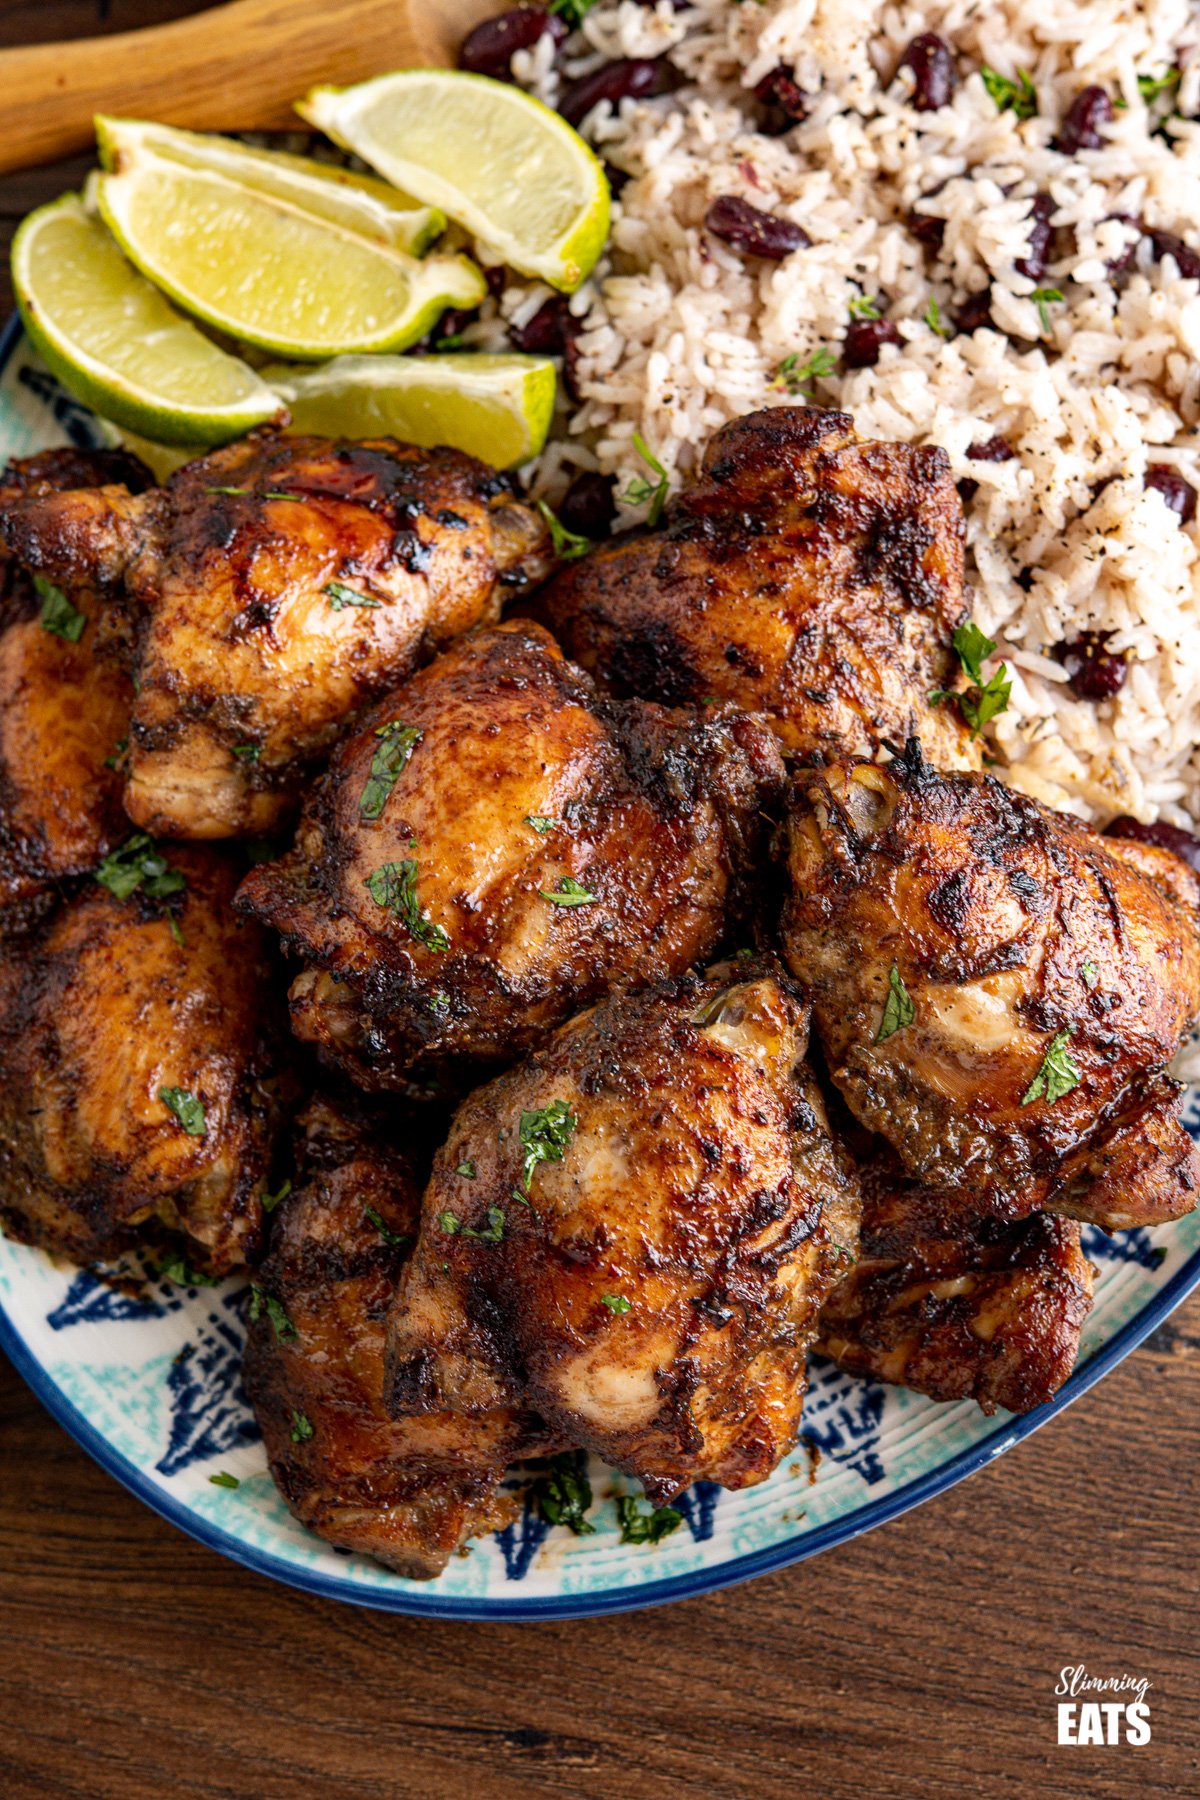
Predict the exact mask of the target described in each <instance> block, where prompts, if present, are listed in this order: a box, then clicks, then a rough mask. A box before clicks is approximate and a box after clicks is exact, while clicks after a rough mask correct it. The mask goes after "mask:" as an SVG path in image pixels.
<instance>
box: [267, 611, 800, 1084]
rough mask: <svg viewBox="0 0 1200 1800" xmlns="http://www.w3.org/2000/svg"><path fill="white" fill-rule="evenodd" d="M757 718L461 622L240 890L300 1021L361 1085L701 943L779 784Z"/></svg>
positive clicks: (680, 964)
mask: <svg viewBox="0 0 1200 1800" xmlns="http://www.w3.org/2000/svg"><path fill="white" fill-rule="evenodd" d="M782 783H783V766H782V763H781V761H780V757H779V752H778V748H777V746H776V744H775V740H774V738H773V737H772V734H771V733H770V731H769V730H767V728H766V727H765V726H764V725H762V724H761V722H759V721H755V720H752V719H745V718H741V717H740V716H738V715H736V714H733V715H732V716H722V715H717V716H713V717H712V718H710V719H702V718H700V717H699V716H698V715H696V714H693V713H690V712H689V713H671V712H667V711H665V710H664V709H662V708H661V707H656V706H653V705H650V704H647V703H646V702H644V701H626V702H614V701H609V700H605V699H602V698H601V697H600V696H598V695H597V693H596V690H595V688H594V686H593V684H592V682H591V681H590V680H589V679H588V678H587V676H585V675H582V674H581V673H580V671H579V670H578V669H576V668H574V667H573V666H572V665H571V664H570V663H568V662H565V661H564V660H563V657H562V653H561V652H560V651H559V649H558V647H557V645H556V644H555V643H554V641H553V639H552V638H551V637H550V636H549V634H548V633H547V632H545V631H544V630H543V629H542V628H541V627H540V626H538V625H532V624H530V623H528V622H527V621H510V622H509V623H508V624H506V625H501V626H499V627H497V628H495V629H492V630H485V631H480V632H476V633H475V634H473V635H472V636H470V637H467V638H464V639H463V640H462V641H461V642H460V643H458V644H455V645H454V646H452V648H451V649H450V650H448V651H447V652H446V653H445V654H444V655H442V656H440V657H438V658H437V660H436V661H435V662H433V663H432V664H430V665H429V667H428V668H425V669H422V670H421V671H420V672H419V673H418V674H416V675H414V676H413V677H412V679H411V680H410V681H408V682H407V683H406V684H405V685H404V686H403V687H401V688H398V689H397V690H396V692H395V693H393V694H391V695H389V697H388V699H387V700H386V701H385V702H383V703H382V704H381V705H380V706H379V707H378V708H377V709H376V710H375V711H374V712H373V713H372V714H371V715H370V717H369V718H368V720H367V722H366V723H365V725H364V726H363V727H362V729H361V730H360V731H358V732H356V733H355V734H354V735H353V736H352V737H350V738H348V739H347V740H346V741H345V742H344V743H343V744H342V745H341V746H340V747H339V750H338V752H337V754H336V755H335V757H334V759H333V764H332V766H331V769H330V771H329V774H328V775H327V776H326V778H325V780H324V781H323V782H322V783H321V785H320V786H319V788H318V789H317V791H316V794H315V796H314V798H313V800H312V801H311V803H310V804H309V806H308V807H307V808H306V811H305V815H304V818H303V821H302V823H301V827H300V832H299V836H298V839H297V842H296V847H295V849H294V850H293V851H292V852H291V853H290V855H288V856H287V857H285V858H284V859H283V860H282V861H281V862H278V863H270V864H262V865H260V866H259V867H258V868H256V869H254V870H253V871H252V872H251V874H250V876H249V877H248V879H247V880H246V882H245V884H244V885H243V887H242V890H241V894H240V895H239V905H241V906H243V907H244V908H246V909H247V910H248V911H250V912H253V913H254V914H255V915H256V916H257V917H258V918H260V919H262V920H264V921H266V922H267V923H269V924H271V925H273V926H274V927H275V928H276V929H277V930H278V931H280V932H282V933H283V934H284V937H285V941H286V943H287V945H288V947H289V948H290V949H291V950H293V951H295V952H296V953H297V954H298V955H299V956H301V957H303V959H304V960H305V962H306V963H307V964H308V967H307V969H306V970H305V972H304V973H303V974H302V975H301V976H300V977H299V978H298V980H297V981H296V983H295V984H294V986H293V989H292V1023H293V1029H294V1030H295V1031H296V1032H297V1033H298V1035H299V1036H301V1037H302V1038H306V1039H309V1040H311V1041H313V1042H315V1043H318V1044H320V1045H321V1046H322V1048H323V1049H324V1050H325V1051H327V1052H328V1053H329V1054H330V1055H331V1056H332V1057H333V1058H334V1059H335V1060H336V1061H337V1062H339V1063H340V1064H341V1065H342V1066H344V1067H345V1068H346V1069H347V1070H348V1071H349V1072H350V1073H351V1075H352V1076H353V1078H354V1080H355V1081H357V1082H358V1083H359V1084H360V1085H362V1086H366V1087H387V1086H398V1085H401V1084H402V1083H403V1081H404V1078H405V1076H406V1074H407V1073H408V1071H409V1070H410V1069H411V1067H412V1065H413V1064H414V1063H415V1062H416V1061H417V1060H418V1059H420V1058H422V1057H425V1058H434V1059H436V1058H439V1057H462V1056H473V1057H483V1058H492V1059H496V1058H501V1057H510V1058H511V1057H512V1056H515V1055H518V1054H519V1053H520V1052H521V1051H522V1050H524V1049H526V1048H528V1047H529V1046H530V1045H531V1044H533V1043H535V1042H536V1041H538V1039H539V1037H540V1036H542V1035H543V1034H544V1033H545V1032H546V1031H547V1030H548V1029H549V1028H550V1027H552V1026H554V1025H557V1024H558V1023H560V1022H561V1021H562V1020H563V1019H565V1018H567V1017H568V1016H569V1015H570V1014H571V1013H572V1012H574V1011H577V1010H578V1009H579V1008H580V1007H581V1006H584V1005H587V1004H589V1003H590V1002H591V1001H592V1000H594V999H596V998H597V997H598V996H599V995H600V994H603V993H604V992H606V991H607V990H608V989H609V988H610V987H612V986H614V985H616V984H618V983H626V984H628V983H636V984H645V983H646V982H648V981H651V980H654V979H659V978H662V977H664V976H669V975H674V974H678V973H681V972H682V971H683V970H684V969H686V968H688V967H690V966H691V964H692V963H694V962H695V961H697V960H699V959H703V958H705V957H707V956H708V955H709V954H710V953H711V952H712V951H713V950H714V948H715V947H716V945H717V942H718V940H719V939H720V937H721V935H722V933H723V931H724V928H725V924H726V920H727V918H728V917H729V916H731V915H732V916H736V915H737V912H738V909H739V906H740V903H741V896H740V894H739V891H738V890H739V881H738V875H739V871H743V872H744V869H745V865H746V861H747V858H748V856H749V854H750V852H751V851H752V849H753V848H754V846H755V845H756V844H757V843H758V842H759V841H760V840H761V837H762V833H763V822H762V818H761V816H760V808H761V807H762V806H763V805H764V804H765V803H766V801H767V800H768V799H769V798H771V797H772V796H777V795H778V794H779V793H780V792H781V789H782Z"/></svg>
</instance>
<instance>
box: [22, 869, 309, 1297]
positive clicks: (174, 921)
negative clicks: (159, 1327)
mask: <svg viewBox="0 0 1200 1800" xmlns="http://www.w3.org/2000/svg"><path fill="white" fill-rule="evenodd" d="M145 842H146V840H144V839H143V840H140V843H141V844H143V845H144V844H145ZM110 879H111V880H113V881H114V882H115V884H116V886H117V887H118V888H120V889H121V890H122V892H126V890H128V891H127V892H126V897H125V898H118V897H117V895H116V894H115V893H112V892H106V891H105V890H104V889H103V888H101V887H99V886H94V887H90V888H89V889H88V890H87V891H86V892H85V893H84V894H83V895H82V896H81V897H80V898H78V899H77V900H74V901H72V902H70V903H69V904H68V905H67V906H66V907H65V908H64V910H63V911H62V912H61V913H60V914H59V915H58V916H57V917H56V918H55V919H54V920H53V922H52V923H50V924H49V925H48V926H47V927H45V928H44V930H43V931H42V932H41V933H40V935H39V936H38V937H37V938H36V940H32V941H27V942H25V943H22V944H20V945H19V946H10V947H7V948H5V949H3V950H0V1221H2V1222H3V1224H4V1227H5V1229H6V1230H7V1231H8V1232H9V1233H10V1234H11V1235H12V1236H14V1237H19V1238H23V1239H25V1240H27V1241H29V1242H32V1243H36V1244H41V1245H42V1246H44V1247H45V1248H46V1249H48V1250H53V1251H57V1252H60V1253H62V1254H63V1255H66V1256H70V1257H73V1258H75V1260H76V1261H79V1262H91V1261H94V1260H96V1259H98V1258H105V1257H111V1256H114V1255H116V1254H118V1253H119V1252H120V1251H121V1250H123V1249H124V1248H126V1246H128V1245H129V1244H130V1243H132V1242H133V1241H134V1240H135V1238H136V1236H137V1234H138V1230H139V1228H140V1227H153V1228H162V1227H165V1228H167V1229H169V1230H171V1231H180V1232H183V1233H184V1234H185V1235H186V1237H187V1238H188V1240H189V1243H188V1253H189V1255H190V1256H192V1257H193V1258H194V1260H195V1261H196V1263H197V1264H198V1265H199V1266H200V1267H201V1268H204V1269H207V1270H209V1271H211V1272H213V1273H224V1272H225V1271H227V1270H229V1269H231V1268H234V1267H236V1266H237V1265H238V1264H240V1263H242V1262H244V1261H246V1260H247V1259H248V1258H250V1257H251V1256H252V1255H253V1254H254V1252H255V1251H256V1249H257V1247H258V1243H259V1238H260V1233H261V1221H262V1207H261V1196H262V1193H263V1191H264V1189H265V1188H267V1187H268V1185H269V1182H268V1177H269V1175H270V1173H271V1170H270V1156H271V1149H272V1144H273V1140H274V1136H275V1129H276V1122H277V1117H278V1114H279V1110H280V1099H281V1096H280V1081H279V1078H278V1072H277V1069H276V1065H275V1061H274V1058H275V1055H276V1054H277V1046H275V1044H274V1042H273V1035H272V1032H271V1011H272V1009H271V1007H270V1005H269V1002H268V991H267V982H268V978H269V965H268V956H267V945H266V941H265V938H264V934H263V933H262V932H260V931H259V929H258V928H257V927H256V926H254V925H252V924H249V923H244V922H240V921H239V920H238V919H237V916H236V914H235V913H234V912H233V907H232V901H233V893H234V889H235V887H236V883H237V875H236V873H235V870H234V869H233V867H232V866H231V865H230V864H229V863H228V862H227V861H226V860H224V859H223V858H221V857H219V856H218V855H217V854H216V853H214V852H211V851H200V850H196V849H192V848H190V847H189V848H183V849H179V850H173V851H172V854H171V858H170V863H169V865H168V864H167V862H166V859H165V858H162V857H160V856H158V855H157V854H155V853H153V852H152V850H150V849H143V848H140V847H139V841H138V840H135V843H134V845H133V846H132V848H131V850H130V851H129V853H127V854H124V855H120V853H119V854H118V858H117V859H115V862H114V867H113V869H112V873H111V875H110ZM131 881H133V882H134V886H133V887H132V888H130V886H129V883H130V882H131Z"/></svg>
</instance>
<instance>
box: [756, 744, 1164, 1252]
mask: <svg viewBox="0 0 1200 1800" xmlns="http://www.w3.org/2000/svg"><path fill="white" fill-rule="evenodd" d="M1130 848H1132V854H1127V851H1128V850H1129V849H1130ZM788 859H789V867H790V873H791V880H792V895H791V899H790V902H789V904H788V906H787V909H786V912H785V916H784V923H783V930H784V941H785V946H786V954H787V959H788V962H789V963H790V965H791V968H792V970H793V972H794V973H795V974H796V975H797V976H798V977H799V979H800V980H801V981H802V982H804V984H805V986H806V988H807V990H808V992H809V994H810V996H811V999H812V1005H813V1014H814V1018H815V1021H816V1024H817V1028H818V1030H819V1033H820V1037H821V1043H822V1045H823V1048H824V1050H825V1054H826V1058H827V1060H828V1063H829V1070H830V1074H831V1076H832V1078H833V1080H834V1082H835V1083H836V1085H837V1087H838V1088H839V1089H840V1091H841V1093H842V1094H843V1096H844V1097H845V1099H846V1101H847V1102H848V1104H849V1106H850V1108H851V1110H852V1111H853V1113H854V1114H855V1115H856V1117H857V1118H858V1119H859V1120H860V1121H861V1123H863V1124H864V1125H866V1126H868V1127H869V1128H870V1129H871V1130H872V1131H877V1132H879V1133H880V1135H881V1136H882V1137H884V1138H885V1139H886V1140H887V1141H888V1142H889V1143H890V1144H891V1145H892V1147H893V1149H894V1150H895V1151H896V1154H897V1155H898V1156H899V1158H900V1159H901V1162H902V1163H903V1166H904V1168H905V1170H906V1172H907V1173H908V1174H909V1175H910V1176H911V1177H913V1178H914V1179H916V1180H919V1181H922V1182H924V1183H927V1184H929V1185H932V1186H938V1187H945V1188H947V1189H955V1190H958V1191H959V1193H960V1194H961V1196H962V1204H963V1206H964V1208H965V1209H966V1210H967V1211H968V1212H969V1213H972V1214H976V1213H979V1212H994V1213H997V1214H1000V1215H1005V1216H1009V1217H1019V1216H1021V1215H1023V1214H1025V1213H1029V1212H1031V1211H1033V1210H1034V1209H1035V1208H1038V1207H1040V1206H1043V1205H1045V1204H1046V1203H1047V1202H1048V1200H1050V1198H1051V1196H1052V1195H1054V1194H1055V1191H1056V1190H1061V1192H1060V1194H1059V1198H1058V1199H1056V1200H1055V1201H1054V1202H1053V1203H1054V1204H1055V1205H1056V1206H1058V1205H1061V1206H1062V1208H1063V1210H1069V1211H1071V1212H1074V1213H1075V1214H1076V1215H1077V1216H1079V1217H1082V1218H1091V1219H1094V1220H1096V1221H1097V1222H1098V1223H1099V1224H1101V1225H1104V1226H1106V1227H1107V1228H1109V1229H1118V1228H1120V1227H1122V1226H1127V1225H1134V1224H1154V1223H1157V1222H1159V1221H1160V1220H1163V1219H1169V1218H1175V1217H1177V1216H1179V1215H1180V1214H1181V1213H1185V1212H1188V1211H1190V1210H1191V1209H1192V1207H1193V1206H1194V1205H1195V1203H1196V1198H1197V1192H1196V1184H1197V1181H1200V1157H1198V1155H1197V1151H1196V1147H1195V1146H1194V1145H1193V1143H1192V1141H1191V1139H1190V1138H1189V1137H1188V1135H1187V1133H1186V1131H1185V1130H1184V1128H1183V1126H1182V1125H1181V1124H1180V1122H1179V1117H1178V1113H1179V1101H1180V1092H1181V1090H1180V1089H1179V1087H1178V1085H1177V1084H1176V1083H1174V1082H1172V1081H1171V1080H1170V1079H1169V1078H1168V1077H1167V1076H1166V1075H1165V1074H1164V1073H1163V1070H1164V1068H1165V1066H1166V1064H1167V1063H1168V1062H1169V1061H1170V1059H1171V1057H1172V1056H1173V1055H1174V1053H1175V1051H1176V1049H1177V1048H1178V1046H1179V1042H1180V1038H1181V1035H1182V1034H1183V1033H1184V1032H1185V1031H1186V1030H1187V1029H1188V1027H1189V1026H1190V1025H1191V1023H1192V1022H1193V1021H1194V1020H1195V1018H1196V1016H1197V1012H1198V1011H1200V934H1198V923H1200V913H1198V911H1197V907H1198V904H1200V884H1198V883H1197V880H1196V877H1195V876H1194V875H1193V874H1192V872H1191V870H1189V869H1187V868H1185V867H1184V866H1183V865H1182V864H1181V863H1180V862H1179V861H1178V860H1177V859H1176V858H1175V857H1173V856H1172V855H1170V853H1169V852H1167V851H1165V850H1154V849H1149V848H1147V847H1146V846H1144V845H1134V846H1132V847H1130V846H1127V844H1126V843H1125V841H1124V840H1122V839H1119V838H1100V837H1097V836H1096V835H1095V834H1094V833H1093V832H1091V831H1090V830H1088V829H1087V827H1086V826H1084V825H1082V824H1080V823H1079V821H1078V820H1075V819H1072V818H1069V817H1068V816H1067V815H1065V814H1061V813H1053V812H1050V811H1048V810H1047V809H1046V808H1045V807H1042V806H1039V805H1037V804H1036V803H1035V802H1034V801H1032V800H1029V799H1026V798H1025V797H1024V796H1023V795H1020V794H1017V793H1014V792H1013V791H1012V790H1010V789H1009V788H1006V787H1004V786H1003V785H1002V784H1001V783H1000V782H999V781H996V780H994V779H993V778H992V777H990V776H981V775H954V776H943V775H940V774H938V773H936V772H935V770H934V769H932V768H931V767H930V765H929V764H928V763H927V762H925V761H924V760H923V759H922V757H921V751H920V746H919V745H918V744H916V743H915V742H913V743H911V744H910V745H909V746H908V748H907V750H906V752H905V755H904V757H903V758H902V759H901V760H898V761H896V762H893V763H891V764H890V765H888V766H886V767H883V766H880V765H877V764H867V763H857V764H853V763H852V764H849V765H846V766H841V767H838V768H832V769H829V770H824V771H821V770H814V771H810V772H806V773H805V774H803V775H801V776H800V777H799V778H798V780H797V783H796V791H795V797H794V806H793V810H792V813H791V818H790V825H789V830H788Z"/></svg>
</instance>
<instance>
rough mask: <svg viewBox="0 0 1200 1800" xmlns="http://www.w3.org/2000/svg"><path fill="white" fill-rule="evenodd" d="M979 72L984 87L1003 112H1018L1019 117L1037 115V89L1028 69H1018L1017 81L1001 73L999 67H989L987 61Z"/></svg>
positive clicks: (1027, 117)
mask: <svg viewBox="0 0 1200 1800" xmlns="http://www.w3.org/2000/svg"><path fill="white" fill-rule="evenodd" d="M979 73H980V75H981V76H982V78H983V85H984V87H985V88H986V89H987V91H988V93H989V94H990V95H991V97H992V99H993V100H994V101H995V102H996V105H997V107H998V108H999V109H1000V111H1001V112H1013V113H1016V115H1017V117H1018V119H1033V118H1036V117H1037V110H1038V97H1037V89H1036V88H1035V87H1034V85H1033V80H1032V77H1031V76H1030V75H1029V73H1028V71H1027V70H1026V69H1018V70H1017V78H1016V80H1015V81H1011V80H1010V79H1009V77H1008V76H1007V75H1001V74H1000V72H999V70H997V69H989V68H988V66H987V64H986V63H984V65H983V67H982V68H981V69H980V71H979Z"/></svg>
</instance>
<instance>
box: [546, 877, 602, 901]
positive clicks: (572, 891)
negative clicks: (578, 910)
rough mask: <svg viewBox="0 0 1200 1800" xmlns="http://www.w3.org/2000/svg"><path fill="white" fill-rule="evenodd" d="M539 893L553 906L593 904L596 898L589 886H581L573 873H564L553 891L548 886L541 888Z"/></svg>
mask: <svg viewBox="0 0 1200 1800" xmlns="http://www.w3.org/2000/svg"><path fill="white" fill-rule="evenodd" d="M538 893H539V894H540V895H541V896H542V899H543V900H549V901H550V903H551V905H552V906H591V904H592V902H593V901H594V900H595V898H596V896H595V894H592V893H589V892H588V890H587V888H585V887H580V885H579V883H578V882H577V881H576V880H575V877H574V876H573V875H564V876H563V878H562V880H561V881H560V882H559V884H558V886H557V887H556V888H555V890H554V892H553V893H550V892H549V891H548V890H547V889H546V888H539V889H538Z"/></svg>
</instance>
